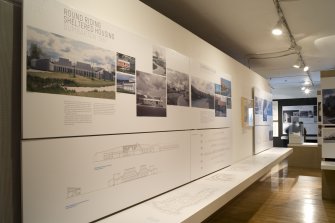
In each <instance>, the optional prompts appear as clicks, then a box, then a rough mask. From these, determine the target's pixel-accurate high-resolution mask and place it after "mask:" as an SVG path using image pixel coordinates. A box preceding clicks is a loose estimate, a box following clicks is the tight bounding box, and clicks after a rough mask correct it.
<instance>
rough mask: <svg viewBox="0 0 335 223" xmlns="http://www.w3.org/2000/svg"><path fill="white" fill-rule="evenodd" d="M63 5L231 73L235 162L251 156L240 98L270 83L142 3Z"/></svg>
mask: <svg viewBox="0 0 335 223" xmlns="http://www.w3.org/2000/svg"><path fill="white" fill-rule="evenodd" d="M60 2H63V3H64V4H67V5H69V6H71V7H73V8H76V9H78V10H80V11H83V12H86V13H88V14H92V15H97V17H98V18H99V19H102V20H105V21H108V22H109V23H111V24H115V25H116V26H118V27H120V28H122V29H124V30H127V31H129V32H132V33H134V34H137V35H139V36H141V37H144V38H145V39H147V40H150V41H151V42H153V43H157V44H158V45H162V46H165V47H168V48H170V49H174V50H176V51H178V52H180V53H182V54H184V55H186V56H189V57H191V58H193V59H195V60H197V61H201V62H202V63H203V64H206V65H208V66H210V67H213V68H215V69H216V70H217V71H219V72H220V73H223V74H230V75H231V81H232V86H233V87H232V110H233V111H234V113H233V115H232V123H233V124H232V125H233V126H232V140H233V142H232V146H233V161H234V162H235V161H238V160H241V159H243V158H246V157H248V156H251V155H252V153H253V148H252V143H253V138H252V137H253V136H252V129H248V128H246V129H245V128H242V125H241V108H240V104H241V97H245V98H250V99H251V98H252V88H253V87H255V86H256V87H258V88H260V89H263V90H265V91H269V92H270V91H271V89H270V87H269V85H268V82H267V80H265V79H264V78H263V77H261V76H260V75H258V74H257V73H255V72H253V71H252V70H250V69H248V68H247V67H245V66H243V65H241V64H240V63H239V62H237V61H235V60H234V59H232V58H231V57H229V56H228V55H226V54H224V53H222V51H220V50H218V49H216V48H215V47H213V46H212V45H210V44H209V43H207V42H205V41H204V40H202V39H201V38H199V37H197V36H196V35H194V34H192V33H191V32H189V31H188V30H186V29H184V28H183V27H181V26H180V25H178V24H176V23H175V22H173V21H171V20H170V19H168V18H166V17H165V16H163V15H161V14H160V13H158V12H156V11H155V10H153V9H151V8H150V7H148V6H147V5H145V4H143V3H142V2H140V1H137V0H123V1H117V0H110V1H109V0H102V1H99V3H97V2H94V1H82V0H62V1H60ZM242 139H243V140H242Z"/></svg>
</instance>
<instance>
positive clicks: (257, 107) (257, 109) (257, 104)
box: [254, 96, 263, 115]
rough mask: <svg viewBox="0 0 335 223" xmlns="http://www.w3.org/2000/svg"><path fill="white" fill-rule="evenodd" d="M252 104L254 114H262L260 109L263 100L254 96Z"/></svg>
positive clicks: (261, 108)
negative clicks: (253, 105)
mask: <svg viewBox="0 0 335 223" xmlns="http://www.w3.org/2000/svg"><path fill="white" fill-rule="evenodd" d="M254 103H255V114H256V115H260V114H262V112H263V107H262V103H263V100H262V99H261V98H259V97H256V96H255V102H254Z"/></svg>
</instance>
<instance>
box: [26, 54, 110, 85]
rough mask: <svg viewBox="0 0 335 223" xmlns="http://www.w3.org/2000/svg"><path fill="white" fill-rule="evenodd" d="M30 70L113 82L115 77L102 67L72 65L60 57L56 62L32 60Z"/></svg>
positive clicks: (79, 63) (80, 64) (81, 63)
mask: <svg viewBox="0 0 335 223" xmlns="http://www.w3.org/2000/svg"><path fill="white" fill-rule="evenodd" d="M31 68H33V69H35V70H42V71H52V72H60V73H69V74H73V75H74V76H75V75H80V76H83V77H89V78H97V79H103V80H111V81H114V79H115V77H114V75H113V74H112V73H111V72H108V71H106V70H105V69H104V68H102V67H93V66H91V65H90V64H88V63H84V62H80V61H78V62H76V63H73V62H71V61H70V60H69V59H67V58H62V57H60V58H59V59H58V60H57V61H53V60H51V59H48V58H44V59H32V60H31Z"/></svg>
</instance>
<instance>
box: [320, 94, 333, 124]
mask: <svg viewBox="0 0 335 223" xmlns="http://www.w3.org/2000/svg"><path fill="white" fill-rule="evenodd" d="M322 123H323V124H324V125H335V88H332V89H322Z"/></svg>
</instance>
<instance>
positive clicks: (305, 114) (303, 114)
mask: <svg viewBox="0 0 335 223" xmlns="http://www.w3.org/2000/svg"><path fill="white" fill-rule="evenodd" d="M299 117H301V118H313V117H314V115H313V111H311V110H310V111H299Z"/></svg>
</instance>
